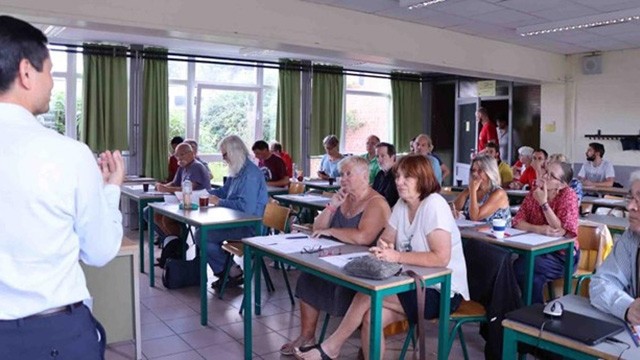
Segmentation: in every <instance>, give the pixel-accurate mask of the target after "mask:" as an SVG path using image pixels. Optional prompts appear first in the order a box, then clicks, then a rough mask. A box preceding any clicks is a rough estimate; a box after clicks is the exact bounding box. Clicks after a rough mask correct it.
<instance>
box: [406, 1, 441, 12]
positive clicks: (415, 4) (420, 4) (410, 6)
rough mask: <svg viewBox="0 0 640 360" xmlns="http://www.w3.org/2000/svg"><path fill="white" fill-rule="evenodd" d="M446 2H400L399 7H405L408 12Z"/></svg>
mask: <svg viewBox="0 0 640 360" xmlns="http://www.w3.org/2000/svg"><path fill="white" fill-rule="evenodd" d="M443 1H446V0H427V1H420V0H400V7H406V8H407V9H409V10H413V9H419V8H423V7H425V6H429V5H433V4H437V3H441V2H443Z"/></svg>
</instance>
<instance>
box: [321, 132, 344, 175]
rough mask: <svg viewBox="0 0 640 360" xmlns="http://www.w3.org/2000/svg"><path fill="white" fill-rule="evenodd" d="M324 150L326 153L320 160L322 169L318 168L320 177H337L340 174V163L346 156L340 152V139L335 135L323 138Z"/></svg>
mask: <svg viewBox="0 0 640 360" xmlns="http://www.w3.org/2000/svg"><path fill="white" fill-rule="evenodd" d="M322 145H323V146H324V151H325V152H326V154H324V156H322V160H321V161H320V170H318V177H319V178H320V179H323V180H327V179H330V178H333V179H335V178H337V177H338V176H340V173H339V170H338V163H339V162H340V160H342V158H343V157H344V156H342V154H340V141H339V140H338V137H336V136H335V135H327V136H326V137H325V138H324V140H322Z"/></svg>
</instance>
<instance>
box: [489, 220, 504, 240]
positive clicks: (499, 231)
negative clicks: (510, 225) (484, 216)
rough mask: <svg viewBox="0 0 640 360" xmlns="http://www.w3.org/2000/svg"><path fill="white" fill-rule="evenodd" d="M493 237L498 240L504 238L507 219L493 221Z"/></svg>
mask: <svg viewBox="0 0 640 360" xmlns="http://www.w3.org/2000/svg"><path fill="white" fill-rule="evenodd" d="M491 226H492V232H493V236H495V237H496V239H503V238H504V230H505V229H506V228H507V220H505V219H493V221H491Z"/></svg>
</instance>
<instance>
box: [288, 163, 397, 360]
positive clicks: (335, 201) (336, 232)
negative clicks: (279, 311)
mask: <svg viewBox="0 0 640 360" xmlns="http://www.w3.org/2000/svg"><path fill="white" fill-rule="evenodd" d="M338 169H339V171H340V190H339V191H338V192H337V193H336V194H335V195H334V196H333V197H332V198H331V201H330V202H329V204H328V205H327V207H326V208H325V209H324V211H322V212H321V213H320V215H318V217H316V219H315V221H314V223H313V236H314V237H319V236H329V237H333V238H335V239H337V240H338V241H341V242H343V243H346V244H356V245H366V246H369V245H372V244H374V243H375V241H376V238H377V237H378V236H379V235H380V233H381V232H382V230H383V229H384V226H385V224H386V223H387V219H388V218H389V213H390V212H391V210H390V209H389V205H387V201H386V200H385V199H384V197H383V196H382V195H380V194H378V192H376V191H375V190H373V189H372V188H371V187H370V186H369V161H368V160H366V159H364V158H361V157H359V156H350V157H347V158H345V159H344V160H342V161H340V163H339V164H338ZM313 250H315V249H309V251H310V252H311V251H313ZM354 294H355V292H354V291H353V290H350V289H347V288H345V287H342V286H339V285H336V284H334V283H332V282H329V281H326V280H323V279H321V278H319V277H316V276H314V275H311V274H308V273H302V274H300V277H299V278H298V283H297V285H296V296H297V297H298V298H300V318H301V323H302V324H301V325H302V327H301V333H300V336H298V338H297V339H295V340H294V341H292V342H290V343H287V344H284V345H283V346H282V348H281V349H280V352H281V353H282V354H284V355H293V350H294V348H296V347H299V346H304V345H312V344H314V343H315V333H316V325H317V323H318V318H319V316H320V312H321V311H324V312H327V313H329V314H331V315H332V316H343V315H344V313H345V312H346V311H347V308H348V307H349V304H351V299H352V298H353V296H354Z"/></svg>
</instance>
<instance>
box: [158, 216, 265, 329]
mask: <svg viewBox="0 0 640 360" xmlns="http://www.w3.org/2000/svg"><path fill="white" fill-rule="evenodd" d="M154 211H155V210H154V208H153V207H151V206H150V207H149V218H150V219H153V213H154ZM158 212H159V213H160V214H162V215H164V216H167V217H169V218H171V219H173V220H177V221H180V222H182V223H185V224H187V225H192V226H197V227H200V244H199V248H200V325H202V326H205V325H207V321H208V319H207V317H208V313H207V307H208V306H207V234H208V232H209V230H223V229H230V228H236V227H243V226H254V227H255V231H256V232H255V233H256V234H260V231H261V230H262V219H260V220H244V221H236V222H233V223H230V224H215V225H202V226H200V225H198V224H194V223H191V222H189V221H185V219H184V217H180V216H177V215H176V214H173V213H171V212H165V211H158ZM149 228H150V229H149V259H150V261H149V286H151V287H154V286H155V274H154V261H153V250H154V249H153V230H154V228H155V224H153V221H150V225H149ZM194 240H195V239H194ZM245 257H246V255H245ZM246 276H247V275H245V277H246ZM249 276H250V275H249Z"/></svg>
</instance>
